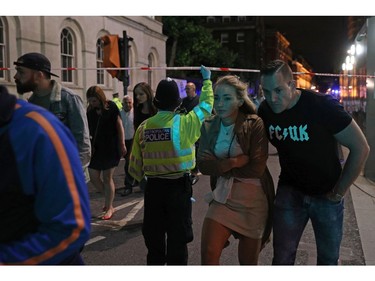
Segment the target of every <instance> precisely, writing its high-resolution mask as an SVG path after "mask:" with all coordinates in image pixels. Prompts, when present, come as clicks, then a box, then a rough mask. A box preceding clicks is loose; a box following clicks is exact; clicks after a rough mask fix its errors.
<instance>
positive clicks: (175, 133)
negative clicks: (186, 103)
mask: <svg viewBox="0 0 375 281" xmlns="http://www.w3.org/2000/svg"><path fill="white" fill-rule="evenodd" d="M180 120H181V117H180V114H176V115H175V116H173V123H172V143H173V146H174V148H175V150H177V153H178V152H180V151H181V146H180V139H181V138H180Z"/></svg>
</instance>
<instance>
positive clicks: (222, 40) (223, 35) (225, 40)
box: [220, 33, 229, 44]
mask: <svg viewBox="0 0 375 281" xmlns="http://www.w3.org/2000/svg"><path fill="white" fill-rule="evenodd" d="M228 42H229V35H228V33H221V36H220V43H221V44H224V43H228Z"/></svg>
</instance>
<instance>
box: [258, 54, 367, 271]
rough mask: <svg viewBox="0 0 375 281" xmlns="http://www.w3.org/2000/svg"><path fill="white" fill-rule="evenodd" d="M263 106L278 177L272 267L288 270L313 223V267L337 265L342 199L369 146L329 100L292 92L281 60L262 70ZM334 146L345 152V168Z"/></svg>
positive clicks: (293, 87)
mask: <svg viewBox="0 0 375 281" xmlns="http://www.w3.org/2000/svg"><path fill="white" fill-rule="evenodd" d="M261 85H262V88H263V91H264V96H265V101H263V102H262V104H261V105H260V107H259V110H258V115H259V116H260V117H261V118H262V119H263V122H264V124H265V127H266V129H267V132H268V138H269V140H270V142H271V144H272V145H274V146H275V147H276V148H277V151H278V154H279V161H280V166H281V172H280V177H279V182H278V187H277V193H276V199H275V201H274V211H273V212H274V216H273V248H274V256H273V261H272V263H273V264H275V265H292V264H294V262H295V258H296V252H297V247H298V243H299V241H300V238H301V236H302V233H303V231H304V229H305V226H306V224H307V222H308V220H311V222H312V226H313V229H314V233H315V240H316V244H317V252H318V257H317V264H319V265H337V263H338V259H339V250H340V244H341V239H342V228H343V212H344V204H343V198H344V196H345V194H346V192H347V191H348V189H349V187H350V186H351V184H352V183H353V182H354V181H355V179H356V178H357V177H358V175H359V174H360V172H361V169H362V168H363V165H364V163H365V161H366V159H367V156H368V153H369V146H368V144H367V141H366V138H365V136H364V135H363V133H362V131H361V130H360V128H359V127H358V125H357V124H356V122H355V121H354V120H353V119H352V118H351V116H350V115H349V114H348V113H347V112H345V111H344V109H343V107H342V106H341V105H340V104H339V102H338V101H337V100H336V99H334V98H332V97H331V96H329V95H324V94H320V93H315V92H312V91H307V90H303V89H298V88H296V84H295V81H294V80H293V73H292V71H291V69H290V67H289V66H288V65H287V64H286V63H285V62H283V61H281V60H276V61H273V62H271V63H269V64H268V65H267V66H266V67H265V68H264V69H262V70H261ZM337 142H338V143H340V144H342V145H344V146H346V147H347V148H348V149H349V151H350V152H349V156H348V159H347V161H346V163H345V166H344V168H343V169H342V168H341V165H340V160H339V158H338V155H337Z"/></svg>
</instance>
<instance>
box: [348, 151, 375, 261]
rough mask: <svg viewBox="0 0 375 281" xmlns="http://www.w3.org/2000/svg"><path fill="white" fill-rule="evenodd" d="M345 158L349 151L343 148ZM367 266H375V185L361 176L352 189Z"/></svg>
mask: <svg viewBox="0 0 375 281" xmlns="http://www.w3.org/2000/svg"><path fill="white" fill-rule="evenodd" d="M343 151H344V155H345V158H346V156H347V155H348V150H347V149H346V148H343ZM350 194H351V197H352V201H353V206H354V212H355V216H356V219H357V225H358V230H359V235H360V237H361V244H362V250H363V254H364V260H365V264H366V265H375V235H374V233H375V183H374V182H371V181H370V180H369V179H367V178H365V177H364V176H363V175H360V176H359V177H358V178H357V180H356V181H355V182H354V184H353V185H352V186H351V187H350Z"/></svg>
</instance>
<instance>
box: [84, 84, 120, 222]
mask: <svg viewBox="0 0 375 281" xmlns="http://www.w3.org/2000/svg"><path fill="white" fill-rule="evenodd" d="M86 97H87V101H88V102H89V106H88V108H87V119H88V123H89V129H90V138H91V147H92V156H91V161H90V165H89V172H90V180H91V183H92V184H93V185H94V186H95V188H96V189H97V190H99V191H100V192H101V193H104V198H105V202H104V207H103V212H104V214H103V216H102V219H103V220H109V219H110V218H111V217H112V215H113V213H114V209H113V199H114V197H115V184H114V182H113V173H114V171H115V168H116V167H117V166H118V164H119V161H120V158H121V157H122V156H123V155H125V154H126V148H125V136H124V128H123V126H122V121H121V117H120V111H119V110H118V108H117V106H116V104H115V103H114V102H112V101H110V100H107V98H106V96H105V94H104V92H103V90H102V89H101V88H100V87H98V86H91V87H90V88H89V89H88V90H87V92H86ZM101 174H102V178H101Z"/></svg>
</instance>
